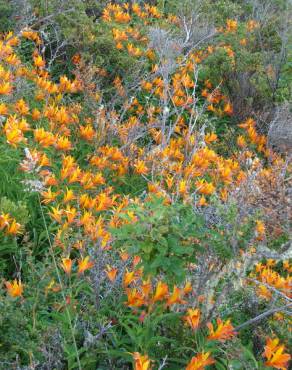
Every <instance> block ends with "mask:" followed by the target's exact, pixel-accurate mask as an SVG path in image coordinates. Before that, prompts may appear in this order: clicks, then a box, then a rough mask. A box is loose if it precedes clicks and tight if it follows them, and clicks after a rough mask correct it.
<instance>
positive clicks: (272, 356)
mask: <svg viewBox="0 0 292 370" xmlns="http://www.w3.org/2000/svg"><path fill="white" fill-rule="evenodd" d="M284 351H285V346H284V345H283V344H280V345H279V339H278V338H274V339H271V338H268V339H267V342H266V345H265V351H264V353H263V357H266V359H267V360H268V361H267V362H266V363H265V365H266V366H271V367H273V368H275V369H280V370H286V369H288V363H289V361H290V359H291V356H290V355H289V354H288V353H283V352H284Z"/></svg>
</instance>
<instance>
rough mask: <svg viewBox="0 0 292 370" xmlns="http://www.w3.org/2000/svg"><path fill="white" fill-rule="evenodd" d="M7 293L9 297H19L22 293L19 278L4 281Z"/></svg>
mask: <svg viewBox="0 0 292 370" xmlns="http://www.w3.org/2000/svg"><path fill="white" fill-rule="evenodd" d="M5 285H6V289H7V292H8V294H9V295H10V296H11V297H20V296H22V293H23V285H22V283H21V281H20V280H18V281H17V280H16V279H14V280H13V282H12V283H10V282H9V281H6V283H5Z"/></svg>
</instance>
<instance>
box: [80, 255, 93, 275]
mask: <svg viewBox="0 0 292 370" xmlns="http://www.w3.org/2000/svg"><path fill="white" fill-rule="evenodd" d="M93 265H94V263H93V262H92V261H89V256H87V257H85V258H81V259H80V260H78V274H82V273H83V272H84V271H86V270H89V269H91V268H92V267H93Z"/></svg>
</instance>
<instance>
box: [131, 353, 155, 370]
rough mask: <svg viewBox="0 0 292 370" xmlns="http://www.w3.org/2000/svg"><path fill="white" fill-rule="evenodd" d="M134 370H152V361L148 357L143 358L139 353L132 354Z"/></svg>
mask: <svg viewBox="0 0 292 370" xmlns="http://www.w3.org/2000/svg"><path fill="white" fill-rule="evenodd" d="M132 356H133V359H134V370H150V366H151V360H150V359H149V357H148V356H147V355H144V356H142V355H141V354H140V353H139V352H134V353H132Z"/></svg>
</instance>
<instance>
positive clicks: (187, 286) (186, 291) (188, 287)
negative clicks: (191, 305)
mask: <svg viewBox="0 0 292 370" xmlns="http://www.w3.org/2000/svg"><path fill="white" fill-rule="evenodd" d="M192 290H193V288H192V283H191V282H190V281H187V282H186V284H185V286H184V288H183V291H184V294H189V293H191V292H192Z"/></svg>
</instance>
